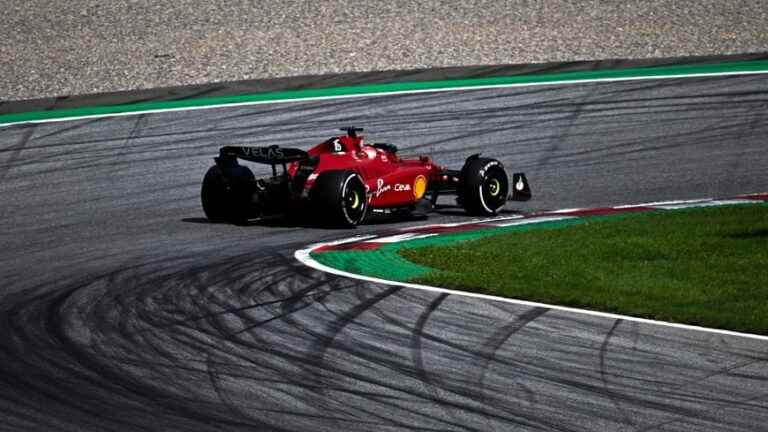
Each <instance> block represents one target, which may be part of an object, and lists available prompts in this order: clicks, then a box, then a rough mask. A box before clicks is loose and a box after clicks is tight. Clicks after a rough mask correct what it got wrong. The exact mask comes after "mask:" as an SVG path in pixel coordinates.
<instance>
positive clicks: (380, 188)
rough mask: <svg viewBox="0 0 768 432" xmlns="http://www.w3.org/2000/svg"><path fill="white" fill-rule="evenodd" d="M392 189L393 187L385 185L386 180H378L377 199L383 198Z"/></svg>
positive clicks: (375, 193)
mask: <svg viewBox="0 0 768 432" xmlns="http://www.w3.org/2000/svg"><path fill="white" fill-rule="evenodd" d="M390 189H392V185H385V184H384V179H378V180H376V192H374V195H376V198H378V197H379V196H381V194H383V193H384V192H387V191H389V190H390Z"/></svg>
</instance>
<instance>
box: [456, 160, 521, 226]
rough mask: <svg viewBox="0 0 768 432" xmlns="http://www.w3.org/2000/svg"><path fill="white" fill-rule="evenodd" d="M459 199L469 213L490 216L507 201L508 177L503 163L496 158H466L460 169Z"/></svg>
mask: <svg viewBox="0 0 768 432" xmlns="http://www.w3.org/2000/svg"><path fill="white" fill-rule="evenodd" d="M461 180H462V185H461V188H460V194H459V201H460V203H461V205H462V206H463V207H464V210H465V211H466V212H467V213H469V214H471V215H478V216H490V215H494V214H496V213H498V212H499V211H500V210H501V209H503V208H504V205H505V204H506V203H507V194H508V193H509V179H508V178H507V173H506V171H505V170H504V165H502V164H501V162H499V161H497V160H496V159H488V158H475V159H470V160H468V161H467V162H466V163H465V164H464V167H463V168H462V169H461Z"/></svg>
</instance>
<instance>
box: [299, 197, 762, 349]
mask: <svg viewBox="0 0 768 432" xmlns="http://www.w3.org/2000/svg"><path fill="white" fill-rule="evenodd" d="M702 201H707V200H685V201H672V202H674V203H683V202H688V203H692V202H702ZM712 201H713V202H718V203H720V204H715V205H725V204H727V203H729V202H733V201H736V200H717V201H715V200H712ZM739 201H748V200H739ZM751 202H753V203H757V202H762V201H758V200H753V201H751ZM669 203H671V202H665V203H654V204H655V205H658V204H662V205H664V204H669ZM745 203H746V202H745ZM637 206H644V205H625V206H616V207H613V208H627V207H637ZM498 220H499V219H498V218H496V219H490V220H488V221H474V222H472V223H487V222H489V221H498ZM430 226H441V225H440V224H435V225H430ZM414 228H415V227H411V228H410V229H414ZM357 239H360V236H358V237H353V238H352V239H344V240H341V241H337V242H328V243H317V244H314V245H310V246H308V247H307V248H305V249H300V250H297V251H296V252H294V254H293V256H294V257H295V258H296V259H297V260H299V262H301V263H302V264H304V265H306V266H308V267H311V268H313V269H315V270H320V271H323V272H326V273H331V274H335V275H337V276H343V277H348V278H351V279H358V280H362V281H366V282H372V283H377V284H384V285H394V286H401V287H405V288H412V289H418V290H422V291H430V292H438V293H446V294H451V295H457V296H463V297H472V298H478V299H483V300H489V301H496V302H502V303H512V304H516V305H521V306H530V307H541V308H547V309H552V310H558V311H563V312H570V313H575V314H581V315H589V316H596V317H601V318H608V319H615V320H618V319H620V320H624V321H632V322H637V323H642V324H649V325H656V326H663V327H671V328H676V329H682V330H690V331H697V332H705V333H712V334H719V335H725V336H736V337H743V338H748V339H755V340H760V341H768V336H763V335H757V334H751V333H741V332H736V331H730V330H721V329H715V328H709V327H700V326H694V325H688V324H678V323H673V322H667V321H657V320H652V319H646V318H638V317H633V316H629V315H619V314H613V313H607V312H597V311H592V310H588V309H578V308H573V307H567V306H558V305H552V304H547V303H538V302H530V301H526V300H516V299H510V298H505V297H497V296H492V295H488V294H478V293H473V292H466V291H456V290H451V289H447V288H440V287H434V286H429V285H421V284H414V283H407V282H397V281H391V280H386V279H381V278H376V277H371V276H363V275H359V274H355V273H349V272H346V271H344V270H339V269H336V268H333V267H328V266H326V265H325V264H321V263H319V262H317V261H316V260H315V259H314V258H312V257H311V256H310V253H311V252H312V251H313V250H314V249H317V248H318V247H322V246H327V245H331V244H340V242H341V243H349V242H352V241H355V240H357Z"/></svg>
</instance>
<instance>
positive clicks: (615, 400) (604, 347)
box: [600, 319, 636, 427]
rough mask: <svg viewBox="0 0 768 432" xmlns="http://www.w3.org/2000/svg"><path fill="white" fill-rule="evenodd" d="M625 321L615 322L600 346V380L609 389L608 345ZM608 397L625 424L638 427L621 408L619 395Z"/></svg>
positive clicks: (613, 394) (611, 392) (611, 394)
mask: <svg viewBox="0 0 768 432" xmlns="http://www.w3.org/2000/svg"><path fill="white" fill-rule="evenodd" d="M622 322H623V320H620V319H617V320H615V321H614V322H613V325H612V326H611V329H610V330H608V333H606V335H605V339H603V343H602V344H601V345H600V380H602V382H603V386H604V387H605V388H606V389H608V388H609V387H610V386H609V384H608V376H607V375H608V372H607V370H606V368H607V366H606V357H607V356H608V344H609V343H610V342H611V337H613V334H614V333H615V332H616V329H617V328H619V325H621V323H622ZM607 395H608V397H609V398H610V399H611V404H613V406H614V407H615V408H616V412H617V413H618V414H619V415H620V416H621V418H622V419H623V422H624V424H627V425H630V426H633V427H634V426H636V425H635V421H634V420H633V419H632V414H631V413H629V412H628V411H627V410H626V409H624V408H623V407H622V406H621V402H620V400H619V397H617V396H618V395H617V394H616V393H615V392H614V391H610V392H608V393H607Z"/></svg>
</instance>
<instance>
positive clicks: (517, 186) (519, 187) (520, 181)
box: [515, 177, 525, 191]
mask: <svg viewBox="0 0 768 432" xmlns="http://www.w3.org/2000/svg"><path fill="white" fill-rule="evenodd" d="M524 187H525V183H523V178H522V177H520V178H519V179H517V183H515V189H517V190H519V191H521V190H523V188H524Z"/></svg>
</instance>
